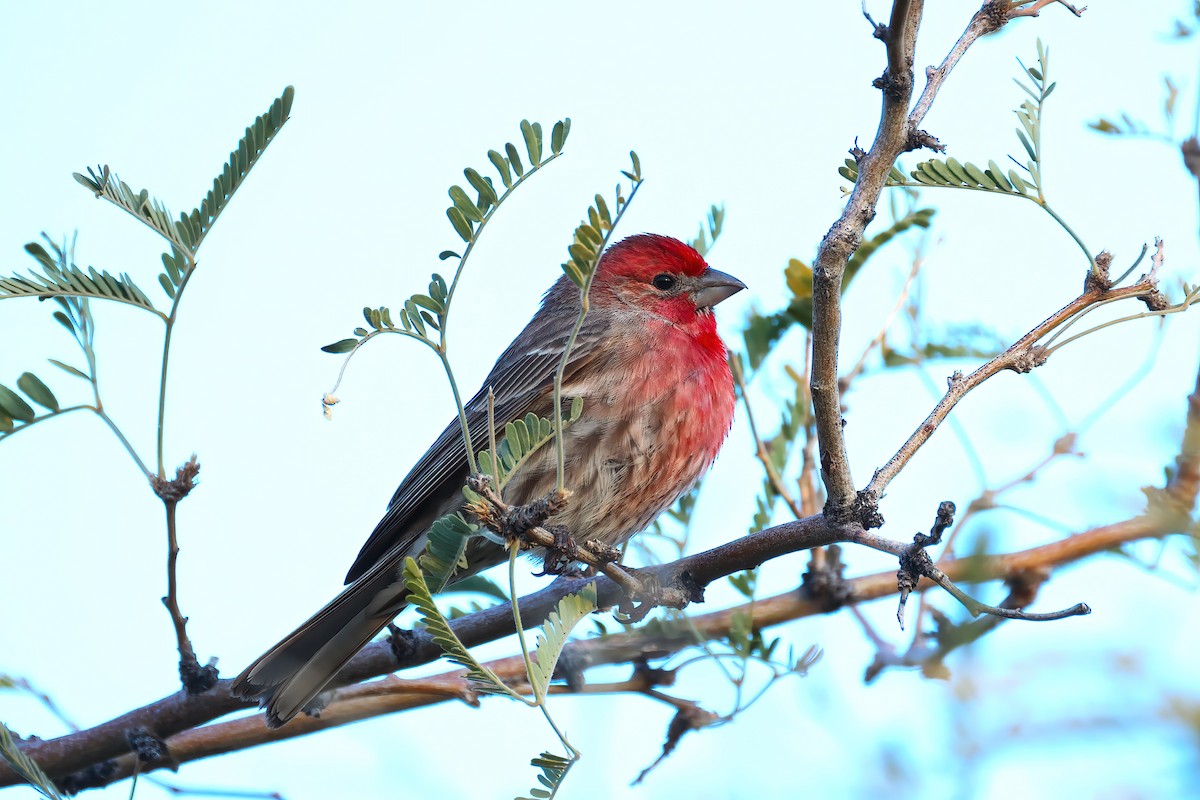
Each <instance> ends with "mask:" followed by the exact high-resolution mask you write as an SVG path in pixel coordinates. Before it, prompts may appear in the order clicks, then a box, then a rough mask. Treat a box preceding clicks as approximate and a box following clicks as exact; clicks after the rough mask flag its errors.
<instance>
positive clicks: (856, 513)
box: [851, 489, 883, 530]
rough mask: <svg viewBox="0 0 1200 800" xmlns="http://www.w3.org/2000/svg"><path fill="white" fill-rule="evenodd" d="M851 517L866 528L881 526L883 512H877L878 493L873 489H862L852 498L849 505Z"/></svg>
mask: <svg viewBox="0 0 1200 800" xmlns="http://www.w3.org/2000/svg"><path fill="white" fill-rule="evenodd" d="M851 511H852V512H853V517H854V518H855V519H857V520H858V522H859V524H861V525H862V526H863V527H864V528H866V529H867V530H871V529H872V528H882V527H883V514H881V513H879V495H878V494H877V493H876V492H875V490H873V489H863V490H862V491H861V492H859V493H858V494H857V495H855V498H854V505H853V506H852V507H851Z"/></svg>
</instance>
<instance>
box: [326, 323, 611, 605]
mask: <svg viewBox="0 0 1200 800" xmlns="http://www.w3.org/2000/svg"><path fill="white" fill-rule="evenodd" d="M589 323H591V324H589ZM574 324H575V315H574V314H570V315H566V314H554V315H547V314H543V313H539V314H538V315H537V316H535V317H534V318H533V319H532V320H530V322H529V324H528V325H526V326H525V329H524V330H523V331H521V333H520V334H519V335H518V336H517V338H516V339H514V340H513V342H512V344H510V345H509V346H508V348H507V349H506V350H505V351H504V353H503V354H502V355H501V356H500V358H499V359H497V361H496V364H495V366H494V367H492V371H491V372H490V373H489V374H488V376H487V379H486V380H485V381H484V383H483V387H482V388H480V390H479V391H478V392H476V394H475V396H474V397H472V398H471V400H470V401H469V402H468V403H467V405H466V414H467V426H468V428H469V430H470V431H471V441H472V443H473V444H474V446H475V448H476V450H478V449H482V448H485V447H486V446H487V436H488V433H487V390H488V387H489V386H490V387H491V389H492V392H493V393H494V394H495V396H496V424H497V426H502V425H504V423H506V422H509V421H512V420H514V419H517V418H518V417H523V416H524V415H525V414H527V413H529V412H530V411H540V412H541V413H543V414H544V413H548V409H549V405H550V404H549V402H548V398H549V395H550V392H551V390H552V388H553V384H554V371H555V369H556V368H557V367H558V362H559V359H560V358H561V357H562V351H563V348H564V347H565V346H566V341H567V337H568V336H569V334H570V331H571V328H572V327H573V326H574ZM604 327H605V324H604V323H603V318H602V317H600V316H599V315H596V316H589V317H587V318H585V320H584V325H583V328H581V329H580V331H579V336H578V337H577V338H576V341H575V347H574V349H573V350H572V351H571V359H570V361H568V362H567V369H566V371H565V375H564V380H565V379H566V378H567V377H569V376H571V375H572V374H574V373H575V372H576V371H577V370H579V369H580V368H581V367H583V366H584V365H586V364H587V363H589V362H590V361H591V360H592V358H593V357H594V356H595V355H596V348H595V347H594V345H595V343H596V342H597V341H598V340H599V339H600V338H601V337H602V336H603V333H604V331H603V328H604ZM466 479H467V453H466V448H465V447H464V446H463V440H462V429H461V426H460V425H459V423H458V421H457V420H455V421H453V422H451V423H450V424H449V425H447V426H446V429H445V430H443V431H442V433H441V434H440V435H439V436H438V438H437V439H436V440H435V441H434V443H433V444H432V445H431V446H430V448H429V449H428V450H426V451H425V454H424V455H423V456H421V458H420V460H419V461H417V463H416V464H415V465H414V466H413V468H412V470H411V471H410V472H409V473H408V475H407V476H405V478H404V480H403V481H401V482H400V486H399V488H397V489H396V493H395V494H394V495H393V496H392V500H391V503H390V504H389V505H388V510H387V513H386V514H384V516H383V519H381V520H380V521H379V524H378V525H376V526H375V530H374V532H372V533H371V536H370V538H368V539H367V541H366V543H365V544H364V545H363V547H362V550H360V551H359V554H358V557H357V558H356V559H355V560H354V564H353V565H352V566H351V567H350V571H349V572H348V573H347V574H346V583H350V582H352V581H354V580H355V579H356V578H358V577H359V576H361V575H363V574H365V573H366V572H367V571H368V570H370V568H371V567H372V565H374V564H376V563H377V562H379V561H380V560H382V559H384V557H385V556H387V555H388V554H389V553H390V551H392V550H396V551H397V552H398V553H400V552H402V553H405V554H408V553H407V551H408V549H409V548H411V547H412V546H413V545H414V544H415V543H416V542H417V541H418V540H419V539H420V537H421V535H422V534H424V533H425V526H426V525H428V522H425V523H424V524H420V525H418V524H416V523H417V522H418V521H420V518H421V517H423V516H426V515H429V514H432V513H433V512H434V510H435V508H434V507H435V506H441V505H443V504H445V503H447V502H448V501H449V500H450V498H453V497H455V496H458V495H459V492H460V490H461V488H462V486H463V485H464V484H465V483H466ZM430 521H432V520H430ZM389 560H390V559H389ZM397 563H398V560H397Z"/></svg>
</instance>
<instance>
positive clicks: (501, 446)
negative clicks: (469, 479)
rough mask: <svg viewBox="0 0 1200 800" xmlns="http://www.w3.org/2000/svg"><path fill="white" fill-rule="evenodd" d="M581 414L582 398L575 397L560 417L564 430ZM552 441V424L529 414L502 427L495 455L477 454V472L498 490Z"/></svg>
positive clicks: (485, 451) (487, 452)
mask: <svg viewBox="0 0 1200 800" xmlns="http://www.w3.org/2000/svg"><path fill="white" fill-rule="evenodd" d="M582 413H583V398H582V397H576V398H574V399H573V400H572V401H571V409H570V411H569V412H568V413H567V416H566V417H564V418H563V428H564V429H566V427H567V426H569V425H570V424H571V423H573V422H575V421H576V420H578V419H579V416H580V414H582ZM553 438H554V423H553V422H551V421H550V420H549V419H547V418H545V417H539V416H538V415H537V414H534V413H532V412H531V413H529V414H526V415H525V418H524V419H516V420H513V421H512V422H509V423H506V424H505V426H504V435H503V436H502V437H501V438H500V440H499V441H498V442H497V443H496V453H497V455H496V456H493V455H492V452H491V450H480V451H479V455H478V456H477V458H478V459H479V471H480V472H482V473H483V474H484V475H490V476H492V478H493V479H494V480H495V482H496V489H497V490H501V489H503V488H504V487H505V485H507V484H508V481H509V479H510V478H511V477H512V475H513V473H514V472H516V471H517V470H518V469H519V468H520V467H521V466H522V465H524V464H525V463H526V462H527V461H528V460H529V459H530V458H531V457H532V456H533V455H534V454H535V453H536V452H537V451H538V450H539V449H540V448H542V447H543V446H544V445H546V444H548V443H549V442H550V441H551V440H552V439H553ZM468 499H471V498H468Z"/></svg>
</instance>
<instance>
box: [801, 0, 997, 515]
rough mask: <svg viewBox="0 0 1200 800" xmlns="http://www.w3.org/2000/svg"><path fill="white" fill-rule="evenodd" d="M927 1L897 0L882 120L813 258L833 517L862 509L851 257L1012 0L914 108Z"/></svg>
mask: <svg viewBox="0 0 1200 800" xmlns="http://www.w3.org/2000/svg"><path fill="white" fill-rule="evenodd" d="M923 7H924V3H923V0H896V2H895V3H894V4H893V6H892V17H891V24H890V25H889V26H888V29H887V32H886V35H884V36H883V39H884V41H885V42H886V44H887V51H888V69H887V71H886V72H885V73H884V74H883V77H882V78H880V79H879V80H878V81H877V82H876V85H877V86H878V87H879V88H880V90H881V91H882V93H883V110H882V113H881V114H880V118H879V128H878V130H877V131H876V133H875V141H874V142H873V143H872V144H871V149H870V150H869V151H867V152H866V153H863V152H862V151H858V150H856V151H855V158H856V160H857V161H858V178H857V179H856V180H855V182H854V189H853V191H852V192H851V194H850V199H849V200H848V201H847V203H846V206H845V208H844V209H843V210H842V215H841V217H840V218H839V219H838V220H837V221H836V222H835V223H834V224H833V226H832V227H831V228H830V229H829V232H828V233H826V234H825V238H824V239H823V240H822V241H821V246H820V249H819V250H818V251H817V258H816V261H815V262H814V263H813V327H812V330H813V362H812V376H811V386H812V399H813V410H814V413H815V415H816V428H817V439H818V442H819V444H820V448H821V478H822V480H823V481H824V483H825V489H826V496H827V498H828V499H827V501H826V513H828V514H829V515H830V517H832V518H833V519H848V518H850V517H851V516H855V515H856V512H855V510H854V508H855V499H856V495H855V491H854V479H853V477H852V476H851V473H850V461H849V457H848V455H847V453H846V441H845V437H844V436H843V435H842V415H841V390H840V388H839V385H838V345H839V341H840V338H841V324H842V319H841V291H842V276H843V273H844V272H845V268H846V262H847V260H848V259H849V258H850V256H851V254H853V253H854V251H855V250H856V249H857V248H858V246H859V245H860V244H861V243H862V236H863V231H864V230H865V229H866V227H867V225H868V224H870V222H871V220H872V219H874V217H875V206H876V204H877V203H878V202H879V195H880V192H882V190H883V187H884V184H885V182H886V180H887V176H888V173H889V172H890V171H891V169H892V166H893V165H894V164H895V163H896V159H897V158H898V157H899V156H900V154H901V153H903V152H905V151H906V150H909V149H912V148H913V147H915V146H919V145H920V142H916V143H915V144H914V141H915V140H916V139H917V138H919V137H917V124H918V123H919V122H920V121H921V119H923V118H924V116H925V114H926V112H927V111H928V110H929V106H930V105H931V104H932V103H933V99H934V97H935V96H936V95H937V91H938V89H939V88H940V87H941V85H942V82H943V81H944V80H945V78H946V76H947V75H948V74H949V72H950V70H951V69H952V68H953V67H954V65H955V64H956V63H958V60H959V59H960V58H962V55H963V53H965V52H966V50H967V48H968V47H970V46H971V44H972V43H973V42H974V41H975V40H976V39H978V38H979V37H980V36H982V35H983V34H984V33H988V32H990V31H994V30H996V29H998V28H999V27H1001V26H1002V25H1003V24H1004V22H1005V20H1006V18H1005V16H1004V12H1005V11H1006V10H1007V3H1005V2H1000V0H989V2H987V3H985V4H984V5H983V7H982V8H981V9H979V11H977V12H976V13H975V15H974V16H973V17H972V18H971V22H970V24H968V25H967V29H966V30H965V31H964V32H963V34H962V36H961V37H960V38H959V40H958V42H957V43H956V44H955V45H954V48H953V49H952V50H951V52H950V54H949V55H947V56H946V59H945V60H944V61H943V62H942V66H941V67H939V68H938V69H936V70H930V71H929V72H928V73H927V74H928V79H927V81H926V85H925V90H924V92H923V94H922V96H921V99H920V100H919V101H918V104H917V106H916V107H915V108H914V109H913V111H912V113H911V114H910V113H909V104H910V102H911V100H912V94H913V74H912V63H913V51H914V49H915V47H916V40H917V30H918V28H919V27H920V23H921V15H922V11H923ZM926 138H928V137H926ZM857 516H858V517H860V518H861V519H862V520H863V521H864V522H865V524H867V525H877V524H878V523H879V520H877V519H876V518H874V517H870V518H868V516H866V515H864V514H862V513H857Z"/></svg>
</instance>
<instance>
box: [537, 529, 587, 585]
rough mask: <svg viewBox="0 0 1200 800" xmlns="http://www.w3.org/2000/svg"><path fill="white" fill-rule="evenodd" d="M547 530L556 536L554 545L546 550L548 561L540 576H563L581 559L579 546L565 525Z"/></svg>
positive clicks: (543, 566)
mask: <svg viewBox="0 0 1200 800" xmlns="http://www.w3.org/2000/svg"><path fill="white" fill-rule="evenodd" d="M546 530H547V531H548V532H549V533H550V534H552V535H553V536H554V544H553V545H551V546H550V547H547V548H546V560H545V563H544V564H543V565H542V571H541V572H540V573H539V575H562V574H564V573H565V572H567V571H568V570H570V569H571V567H572V566H573V565H574V564H575V562H576V560H577V559H578V558H579V545H577V544H575V538H574V537H573V536H571V532H570V531H569V530H567V528H566V526H565V525H551V526H550V527H548V528H546Z"/></svg>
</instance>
